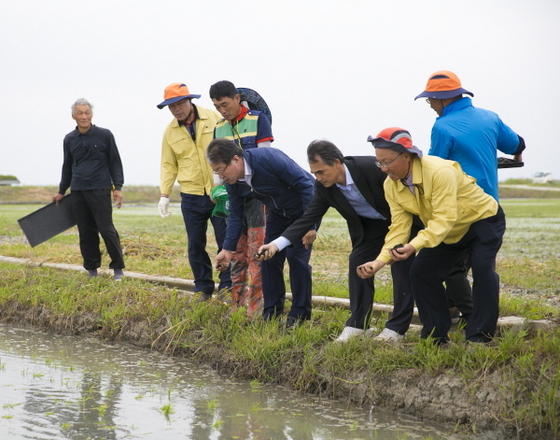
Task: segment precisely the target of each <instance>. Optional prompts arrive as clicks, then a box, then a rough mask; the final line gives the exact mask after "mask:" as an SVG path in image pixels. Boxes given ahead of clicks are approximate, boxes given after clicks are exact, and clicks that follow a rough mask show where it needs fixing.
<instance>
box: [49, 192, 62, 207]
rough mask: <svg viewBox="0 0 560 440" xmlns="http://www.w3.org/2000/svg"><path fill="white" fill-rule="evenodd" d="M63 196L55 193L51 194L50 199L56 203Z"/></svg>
mask: <svg viewBox="0 0 560 440" xmlns="http://www.w3.org/2000/svg"><path fill="white" fill-rule="evenodd" d="M63 197H64V194H55V195H54V196H52V201H53V202H54V203H56V204H57V205H58V204H59V203H60V201H61V200H62V198H63Z"/></svg>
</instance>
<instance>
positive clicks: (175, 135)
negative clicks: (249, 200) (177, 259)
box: [157, 83, 231, 301]
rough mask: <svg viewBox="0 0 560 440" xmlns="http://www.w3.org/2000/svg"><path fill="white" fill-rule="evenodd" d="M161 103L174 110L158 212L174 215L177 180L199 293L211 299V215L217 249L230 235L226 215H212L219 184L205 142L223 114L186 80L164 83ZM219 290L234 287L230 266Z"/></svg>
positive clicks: (165, 138)
mask: <svg viewBox="0 0 560 440" xmlns="http://www.w3.org/2000/svg"><path fill="white" fill-rule="evenodd" d="M163 96H164V101H163V102H162V103H160V104H158V105H157V107H158V108H159V109H162V108H163V107H166V106H167V107H169V110H170V111H171V114H172V115H173V116H174V118H173V120H172V121H171V122H170V123H169V125H168V126H167V128H166V129H165V132H164V133H163V141H162V146H161V182H160V192H161V197H160V202H159V205H158V208H159V213H160V215H161V217H162V218H166V217H167V216H169V214H170V212H169V194H171V191H172V190H173V185H174V184H175V181H177V182H178V183H179V186H180V191H181V212H182V213H183V220H184V222H185V227H186V230H187V240H188V256H189V263H190V265H191V269H192V272H193V277H194V291H195V296H196V297H197V298H198V299H199V300H201V301H206V300H208V299H210V298H211V297H212V293H213V292H214V289H215V284H214V279H213V274H212V263H211V261H210V257H209V255H208V252H207V251H206V231H207V229H208V221H209V220H210V222H211V223H212V226H213V228H214V235H215V237H216V243H217V245H218V251H220V250H221V249H222V244H223V241H224V237H225V235H226V221H225V219H223V218H220V217H213V216H212V210H213V209H214V203H213V201H212V199H211V198H210V194H211V191H212V188H213V187H214V178H213V176H212V169H211V168H210V166H209V165H208V163H207V161H206V147H207V146H208V144H209V143H210V142H211V141H212V139H213V137H214V127H215V126H216V123H217V122H218V121H219V119H220V115H219V114H218V113H217V112H215V111H213V110H209V109H205V108H203V107H200V106H198V105H195V104H193V103H192V99H193V98H200V95H196V94H192V93H190V92H189V89H188V87H187V86H186V85H185V84H182V83H173V84H170V85H169V86H167V87H166V88H165V91H164V94H163ZM219 278H220V283H219V285H218V289H219V291H218V292H219V295H220V296H226V295H227V294H228V293H229V289H230V288H231V277H230V273H229V270H225V271H223V272H221V273H220V275H219Z"/></svg>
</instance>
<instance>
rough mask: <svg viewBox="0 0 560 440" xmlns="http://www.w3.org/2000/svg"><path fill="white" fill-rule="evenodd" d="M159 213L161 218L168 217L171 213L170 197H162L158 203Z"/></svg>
mask: <svg viewBox="0 0 560 440" xmlns="http://www.w3.org/2000/svg"><path fill="white" fill-rule="evenodd" d="M158 209H159V215H161V218H166V217H169V216H170V215H171V213H170V212H169V197H160V199H159V203H158Z"/></svg>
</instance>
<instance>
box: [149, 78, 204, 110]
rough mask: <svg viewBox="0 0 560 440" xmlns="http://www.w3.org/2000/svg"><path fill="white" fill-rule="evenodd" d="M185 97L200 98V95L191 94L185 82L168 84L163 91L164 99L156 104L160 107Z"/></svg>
mask: <svg viewBox="0 0 560 440" xmlns="http://www.w3.org/2000/svg"><path fill="white" fill-rule="evenodd" d="M185 98H191V99H192V98H200V95H193V94H191V93H190V92H189V88H188V87H187V85H186V84H183V83H173V84H169V85H168V86H167V87H166V88H165V90H164V92H163V99H164V101H163V102H162V103H161V104H158V105H157V108H159V109H162V108H163V107H165V106H166V105H169V104H174V103H175V102H177V101H180V100H181V99H185Z"/></svg>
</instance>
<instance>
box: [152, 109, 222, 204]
mask: <svg viewBox="0 0 560 440" xmlns="http://www.w3.org/2000/svg"><path fill="white" fill-rule="evenodd" d="M196 110H197V112H198V118H197V119H196V125H195V127H196V128H195V133H196V142H195V141H193V139H192V137H191V135H190V133H189V131H188V130H187V128H186V127H185V126H183V125H180V124H179V121H177V119H173V121H171V123H170V124H169V125H168V126H167V128H166V129H165V132H164V133H163V141H162V144H161V175H160V191H161V193H162V194H171V191H172V189H173V185H174V183H175V180H177V182H178V183H179V186H180V188H181V192H182V193H185V194H194V195H205V194H207V195H210V192H211V191H212V188H213V186H214V178H213V175H212V168H210V165H209V164H208V161H207V160H206V147H208V144H209V143H210V142H211V141H212V139H214V127H215V126H216V123H217V122H218V121H219V120H220V119H222V116H221V115H220V114H219V113H218V112H216V111H214V110H209V109H205V108H202V107H199V106H196Z"/></svg>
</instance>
